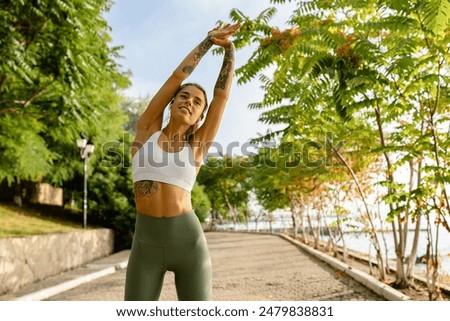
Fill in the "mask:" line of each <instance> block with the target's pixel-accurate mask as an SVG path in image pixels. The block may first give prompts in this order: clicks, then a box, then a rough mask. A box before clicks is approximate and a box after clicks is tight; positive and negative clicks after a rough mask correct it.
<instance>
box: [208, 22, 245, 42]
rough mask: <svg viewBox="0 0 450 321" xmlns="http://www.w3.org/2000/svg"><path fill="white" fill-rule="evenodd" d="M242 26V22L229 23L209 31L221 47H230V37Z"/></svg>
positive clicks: (212, 38)
mask: <svg viewBox="0 0 450 321" xmlns="http://www.w3.org/2000/svg"><path fill="white" fill-rule="evenodd" d="M240 27H241V24H240V23H235V24H229V23H227V24H226V25H223V26H221V27H215V28H214V29H212V30H211V31H209V32H208V37H209V39H210V40H211V42H212V43H213V44H215V45H217V46H220V47H228V46H229V45H230V44H231V43H232V42H231V40H230V39H229V37H230V36H232V35H234V34H235V33H236V32H237V31H238V30H239V28H240Z"/></svg>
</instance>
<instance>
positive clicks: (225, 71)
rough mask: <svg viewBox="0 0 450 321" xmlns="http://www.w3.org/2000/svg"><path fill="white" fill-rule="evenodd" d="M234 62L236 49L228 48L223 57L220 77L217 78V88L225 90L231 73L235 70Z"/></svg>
mask: <svg viewBox="0 0 450 321" xmlns="http://www.w3.org/2000/svg"><path fill="white" fill-rule="evenodd" d="M233 64H234V50H232V49H231V50H226V51H225V56H224V58H223V64H222V69H221V70H220V73H219V77H218V78H217V82H216V86H215V88H217V89H222V90H224V89H225V87H226V84H227V82H228V80H229V79H230V75H231V74H232V72H233V70H232V69H233Z"/></svg>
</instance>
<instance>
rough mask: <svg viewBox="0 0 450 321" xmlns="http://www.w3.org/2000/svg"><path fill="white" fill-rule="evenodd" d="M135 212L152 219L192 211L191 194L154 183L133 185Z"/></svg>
mask: <svg viewBox="0 0 450 321" xmlns="http://www.w3.org/2000/svg"><path fill="white" fill-rule="evenodd" d="M134 196H135V201H136V210H137V212H138V213H140V214H144V215H149V216H153V217H173V216H178V215H181V214H184V213H186V212H189V211H191V210H192V202H191V194H190V193H188V192H187V191H185V190H184V189H182V188H180V187H178V186H174V185H170V184H166V183H161V182H155V181H138V182H135V183H134Z"/></svg>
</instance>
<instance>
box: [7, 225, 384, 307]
mask: <svg viewBox="0 0 450 321" xmlns="http://www.w3.org/2000/svg"><path fill="white" fill-rule="evenodd" d="M206 238H207V241H208V244H209V247H210V251H211V258H212V263H213V296H212V299H213V300H214V301H233V300H242V301H266V300H271V301H272V300H273V301H307V300H310V301H319V300H330V301H331V300H343V301H350V300H358V301H363V300H370V301H375V300H384V299H383V298H382V297H381V296H379V295H377V294H375V293H374V292H372V291H371V290H369V289H368V288H366V287H364V286H363V285H361V284H360V283H358V282H356V281H355V280H354V279H352V278H350V277H349V276H348V275H347V274H345V273H344V272H340V271H338V270H335V269H333V268H332V267H331V266H329V265H328V264H327V263H324V262H323V261H320V260H318V259H316V258H315V257H313V256H311V255H310V254H308V253H306V252H304V251H303V250H301V249H299V248H298V247H297V246H295V245H294V244H292V243H290V242H289V241H287V240H285V239H283V238H281V237H279V236H276V235H265V234H247V233H227V232H208V233H206ZM128 254H129V251H122V252H119V253H116V254H114V255H112V256H109V257H106V258H103V259H101V260H98V261H95V262H93V263H91V264H89V265H87V266H84V267H82V268H79V269H75V270H73V271H69V272H67V273H63V274H61V275H58V276H54V277H51V278H49V279H47V280H45V281H42V282H39V283H36V284H33V285H30V286H28V287H26V288H23V289H21V290H20V291H18V292H16V293H14V294H8V295H5V296H2V297H0V300H14V299H16V298H17V297H21V296H24V295H27V294H29V293H34V292H36V291H39V290H42V289H48V288H49V287H53V286H56V285H58V284H61V283H64V282H67V281H69V280H71V279H74V278H77V277H80V276H83V275H88V274H91V273H92V272H95V271H97V270H105V268H107V267H111V266H116V270H117V272H115V273H111V274H108V275H106V276H103V277H100V278H98V279H95V280H93V281H90V282H87V283H84V284H81V285H79V286H77V287H74V288H72V289H70V290H67V291H64V292H61V293H59V294H56V295H53V296H51V297H49V298H47V300H57V301H71V300H74V301H81V300H84V301H91V300H95V301H109V300H114V301H121V300H123V288H124V282H125V271H126V270H125V269H123V268H121V267H119V266H118V263H120V262H124V261H126V259H127V257H128ZM161 300H164V301H166V300H170V301H173V300H177V297H176V292H175V285H174V276H173V273H170V272H169V273H167V274H166V277H165V281H164V286H163V291H162V294H161Z"/></svg>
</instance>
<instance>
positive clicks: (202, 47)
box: [183, 37, 213, 75]
mask: <svg viewBox="0 0 450 321" xmlns="http://www.w3.org/2000/svg"><path fill="white" fill-rule="evenodd" d="M212 45H213V43H212V41H211V40H210V39H209V37H206V38H205V39H204V40H203V41H202V42H201V43H200V44H199V45H198V46H197V48H195V50H194V53H193V60H192V62H191V64H189V65H187V66H184V67H183V72H184V73H186V74H188V75H190V74H191V73H192V72H193V71H194V68H195V67H196V66H197V65H198V63H199V62H200V59H202V57H203V56H204V55H205V54H206V53H207V52H208V50H209V48H211V46H212Z"/></svg>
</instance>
